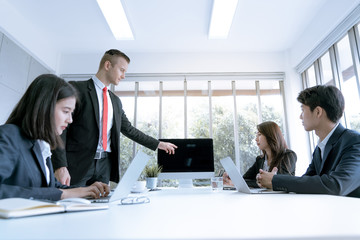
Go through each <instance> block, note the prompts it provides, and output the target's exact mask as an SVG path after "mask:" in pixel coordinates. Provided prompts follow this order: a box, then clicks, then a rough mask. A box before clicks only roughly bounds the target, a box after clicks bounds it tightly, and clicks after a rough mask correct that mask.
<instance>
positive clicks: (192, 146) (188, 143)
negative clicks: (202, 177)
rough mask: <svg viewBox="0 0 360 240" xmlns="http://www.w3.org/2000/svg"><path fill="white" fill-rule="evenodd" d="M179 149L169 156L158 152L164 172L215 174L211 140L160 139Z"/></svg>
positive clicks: (160, 151)
mask: <svg viewBox="0 0 360 240" xmlns="http://www.w3.org/2000/svg"><path fill="white" fill-rule="evenodd" d="M160 141H163V142H171V143H173V144H175V145H176V146H177V147H178V148H177V149H176V150H175V154H173V155H169V154H168V153H166V152H165V151H163V150H158V164H159V165H160V166H162V172H164V173H167V172H214V150H213V140H212V139H211V138H197V139H160Z"/></svg>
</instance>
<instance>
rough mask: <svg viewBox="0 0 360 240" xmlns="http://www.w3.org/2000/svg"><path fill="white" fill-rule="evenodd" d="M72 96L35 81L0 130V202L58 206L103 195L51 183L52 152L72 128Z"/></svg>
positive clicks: (96, 189)
mask: <svg viewBox="0 0 360 240" xmlns="http://www.w3.org/2000/svg"><path fill="white" fill-rule="evenodd" d="M76 98H77V92H76V90H75V89H74V88H73V87H72V86H71V85H70V84H68V83H67V82H66V81H65V80H63V79H62V78H59V77H57V76H55V75H53V74H44V75H40V76H38V77H37V78H36V79H35V80H34V81H33V82H32V83H31V84H30V86H29V88H28V89H27V90H26V92H25V94H24V95H23V97H22V98H21V99H20V101H19V102H18V104H17V105H16V106H15V108H14V110H13V111H12V113H11V114H10V117H9V118H8V120H7V121H6V124H4V125H2V126H0V199H2V198H10V197H23V198H36V199H49V200H59V199H64V198H69V197H93V198H98V197H100V195H107V194H108V193H109V187H108V186H107V185H106V184H103V183H100V182H96V183H94V184H93V185H91V186H89V187H84V188H69V187H67V186H64V185H61V184H60V183H59V182H57V181H56V180H55V178H54V174H53V167H52V163H51V160H50V158H51V149H55V148H56V147H63V146H64V144H63V142H62V140H61V138H60V134H61V133H62V132H63V131H64V130H65V129H66V127H67V126H68V125H69V124H70V123H71V122H72V112H73V111H74V109H75V104H76Z"/></svg>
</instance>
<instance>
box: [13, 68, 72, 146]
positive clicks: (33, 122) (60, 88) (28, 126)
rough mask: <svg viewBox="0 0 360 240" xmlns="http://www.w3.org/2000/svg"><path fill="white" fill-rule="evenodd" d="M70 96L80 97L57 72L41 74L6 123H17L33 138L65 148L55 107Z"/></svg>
mask: <svg viewBox="0 0 360 240" xmlns="http://www.w3.org/2000/svg"><path fill="white" fill-rule="evenodd" d="M68 97H75V98H77V91H76V89H75V88H74V87H73V86H72V85H70V84H69V83H67V82H66V81H65V80H64V79H62V78H60V77H57V76H56V75H53V74H43V75H40V76H38V77H37V78H35V80H34V81H33V82H32V83H31V84H30V86H29V87H28V89H27V90H26V92H25V94H24V95H23V96H22V98H21V99H20V101H19V102H18V103H17V105H16V106H15V108H14V110H13V111H12V113H11V114H10V116H9V118H8V120H7V121H6V123H12V124H16V125H17V126H19V127H20V128H21V129H22V130H23V131H24V132H25V134H26V135H27V136H28V137H29V138H31V139H40V140H44V141H46V142H48V143H49V144H50V146H51V148H52V149H54V148H56V147H63V145H64V144H63V142H62V140H61V138H60V136H59V135H58V133H57V131H56V126H55V106H56V103H57V102H58V101H59V100H61V99H64V98H68Z"/></svg>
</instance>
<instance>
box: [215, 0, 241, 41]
mask: <svg viewBox="0 0 360 240" xmlns="http://www.w3.org/2000/svg"><path fill="white" fill-rule="evenodd" d="M237 3H238V0H214V2H213V8H212V13H211V20H210V28H209V39H226V38H227V37H228V35H229V31H230V27H231V24H232V21H233V18H234V14H235V11H236V6H237Z"/></svg>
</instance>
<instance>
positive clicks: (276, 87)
mask: <svg viewBox="0 0 360 240" xmlns="http://www.w3.org/2000/svg"><path fill="white" fill-rule="evenodd" d="M163 78H164V77H162V80H159V81H146V80H143V81H136V82H134V81H121V82H120V84H119V85H118V86H116V88H115V92H116V94H117V95H118V96H119V97H120V99H121V101H122V103H123V108H124V111H125V113H126V114H127V116H128V118H129V120H130V121H131V122H132V124H133V125H134V126H136V127H137V128H138V129H140V130H141V131H143V132H144V133H146V134H149V135H150V136H152V137H154V138H159V137H160V138H213V141H214V160H215V172H218V171H219V170H220V169H222V166H221V164H220V159H222V158H224V157H227V156H230V157H231V158H232V159H233V160H235V162H236V164H237V165H238V166H239V167H240V169H241V171H242V172H245V171H247V169H248V168H249V167H250V166H251V165H252V164H253V163H254V162H255V158H256V156H257V155H259V154H260V151H259V149H258V147H257V146H256V142H255V133H256V131H257V129H256V125H257V124H258V123H259V122H260V121H261V119H262V120H263V121H269V120H271V121H275V122H277V123H278V124H279V125H280V127H281V128H282V129H285V126H284V123H285V121H284V119H283V116H284V112H283V102H282V93H281V91H280V83H281V82H282V81H281V80H282V79H280V81H279V80H261V81H257V80H236V81H234V80H229V79H224V80H219V78H220V79H221V77H218V76H217V77H216V78H217V79H214V80H186V78H184V80H182V81H181V80H172V79H171V80H168V81H166V79H163ZM178 79H179V78H178ZM134 109H135V111H134ZM130 115H131V116H130ZM235 120H236V121H235ZM136 147H137V149H140V148H141V149H143V151H145V152H147V153H148V154H149V155H152V156H153V158H152V161H156V152H153V151H151V150H149V149H146V148H145V147H143V146H139V145H136ZM120 148H121V170H122V173H124V172H125V169H126V168H127V166H128V164H129V162H130V160H131V159H132V156H133V154H134V152H135V150H134V144H132V141H131V140H129V139H128V138H126V137H125V136H122V138H121V147H120ZM195 182H201V181H195ZM172 184H173V185H174V184H175V182H174V181H167V182H166V183H165V185H166V186H171V185H172Z"/></svg>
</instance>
